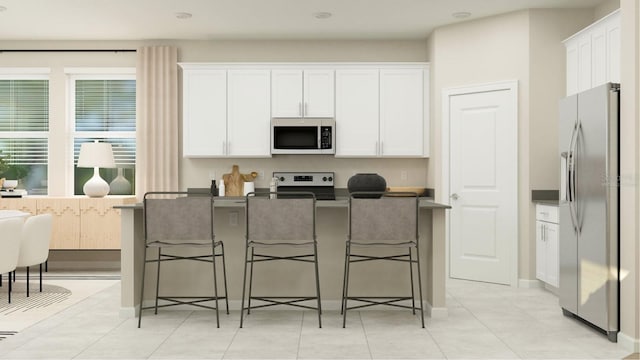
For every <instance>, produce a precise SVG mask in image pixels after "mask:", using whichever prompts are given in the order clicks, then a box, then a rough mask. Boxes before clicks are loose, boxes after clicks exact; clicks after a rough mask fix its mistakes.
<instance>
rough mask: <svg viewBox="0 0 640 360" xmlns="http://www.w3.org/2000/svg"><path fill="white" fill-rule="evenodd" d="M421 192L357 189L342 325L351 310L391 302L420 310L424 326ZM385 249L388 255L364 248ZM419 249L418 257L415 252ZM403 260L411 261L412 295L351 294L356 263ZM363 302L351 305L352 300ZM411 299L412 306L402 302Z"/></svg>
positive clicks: (352, 203) (352, 207)
mask: <svg viewBox="0 0 640 360" xmlns="http://www.w3.org/2000/svg"><path fill="white" fill-rule="evenodd" d="M418 239H419V235H418V195H417V194H415V193H405V192H353V193H351V195H350V197H349V233H348V237H347V242H346V252H345V260H344V267H345V270H344V282H343V286H342V309H341V312H342V314H343V318H342V327H345V325H346V321H347V310H352V309H360V308H364V307H368V306H373V305H388V306H393V307H400V308H407V309H411V311H412V312H413V314H415V313H416V310H418V309H419V310H420V317H421V320H422V327H424V311H423V305H422V281H421V276H420V254H419V252H418ZM365 248H368V249H385V250H387V251H388V254H387V255H379V254H378V253H376V254H378V255H370V254H364V253H363V252H362V250H363V249H365ZM412 251H415V258H414V257H413V255H412ZM377 260H387V261H401V262H407V263H408V264H409V281H410V282H411V297H408V296H349V270H350V268H351V264H352V263H358V262H366V261H377ZM414 264H415V265H416V266H417V271H418V292H419V293H420V306H419V307H416V303H415V302H416V300H415V292H414V285H413V265H414ZM349 300H354V301H358V302H360V303H364V304H361V305H356V306H352V307H349V306H348V301H349ZM406 300H411V306H408V305H404V304H399V302H401V301H406Z"/></svg>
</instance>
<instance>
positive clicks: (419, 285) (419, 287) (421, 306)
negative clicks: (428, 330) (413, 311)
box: [416, 243, 424, 328]
mask: <svg viewBox="0 0 640 360" xmlns="http://www.w3.org/2000/svg"><path fill="white" fill-rule="evenodd" d="M416 264H417V265H418V291H419V292H420V318H421V321H422V327H423V328H424V305H423V304H424V302H423V301H422V278H421V276H420V252H419V251H418V244H417V243H416Z"/></svg>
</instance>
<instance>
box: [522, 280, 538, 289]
mask: <svg viewBox="0 0 640 360" xmlns="http://www.w3.org/2000/svg"><path fill="white" fill-rule="evenodd" d="M518 287H520V288H524V289H536V288H541V287H544V285H543V283H542V281H540V280H529V279H519V280H518Z"/></svg>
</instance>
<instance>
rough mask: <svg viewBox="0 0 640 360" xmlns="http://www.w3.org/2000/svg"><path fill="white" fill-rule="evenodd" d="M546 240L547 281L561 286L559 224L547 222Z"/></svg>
mask: <svg viewBox="0 0 640 360" xmlns="http://www.w3.org/2000/svg"><path fill="white" fill-rule="evenodd" d="M544 240H545V243H546V246H547V254H546V263H547V264H546V276H547V277H546V278H547V280H546V282H547V283H548V284H550V285H552V286H555V287H559V285H560V281H559V278H560V276H559V274H560V258H559V243H558V224H551V223H547V224H545V234H544Z"/></svg>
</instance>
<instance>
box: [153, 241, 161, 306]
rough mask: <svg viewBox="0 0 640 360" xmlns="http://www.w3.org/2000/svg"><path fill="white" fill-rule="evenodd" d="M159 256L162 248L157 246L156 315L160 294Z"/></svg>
mask: <svg viewBox="0 0 640 360" xmlns="http://www.w3.org/2000/svg"><path fill="white" fill-rule="evenodd" d="M160 258H162V248H161V247H159V248H158V268H157V269H158V273H157V274H156V305H155V307H156V308H155V312H154V313H155V315H158V295H159V294H160V263H161V262H162V261H160Z"/></svg>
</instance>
